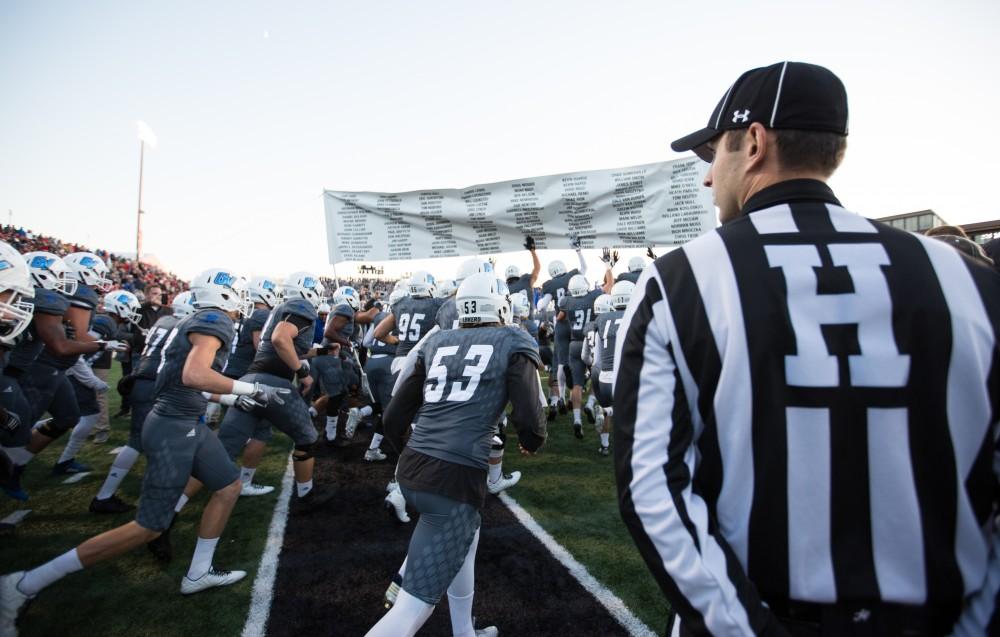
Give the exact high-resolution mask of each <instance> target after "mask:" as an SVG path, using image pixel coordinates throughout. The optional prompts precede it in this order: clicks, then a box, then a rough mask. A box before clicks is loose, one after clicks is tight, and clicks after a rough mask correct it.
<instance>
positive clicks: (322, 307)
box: [316, 302, 332, 314]
mask: <svg viewBox="0 0 1000 637" xmlns="http://www.w3.org/2000/svg"><path fill="white" fill-rule="evenodd" d="M331 309H332V308H331V307H330V304H329V303H326V302H323V303H320V304H319V307H317V308H316V313H317V314H329V313H330V310H331Z"/></svg>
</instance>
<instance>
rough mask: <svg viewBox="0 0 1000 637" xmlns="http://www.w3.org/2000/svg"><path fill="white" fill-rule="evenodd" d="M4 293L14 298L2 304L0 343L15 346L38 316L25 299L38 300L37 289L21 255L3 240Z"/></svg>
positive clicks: (0, 275)
mask: <svg viewBox="0 0 1000 637" xmlns="http://www.w3.org/2000/svg"><path fill="white" fill-rule="evenodd" d="M4 292H9V293H10V296H9V297H8V298H7V299H6V300H4V301H0V343H2V344H4V345H13V344H14V340H15V339H16V338H17V337H18V336H19V335H20V334H21V332H23V331H24V330H25V328H27V327H28V325H29V324H30V323H31V317H32V316H33V315H34V313H35V306H34V305H33V304H32V303H29V302H27V301H25V300H24V299H31V298H34V296H35V287H34V286H33V285H32V283H31V274H29V272H28V264H27V263H25V262H24V257H22V256H21V253H19V252H18V251H17V250H15V249H14V248H13V247H11V246H10V245H8V244H7V243H4V242H3V241H0V293H4Z"/></svg>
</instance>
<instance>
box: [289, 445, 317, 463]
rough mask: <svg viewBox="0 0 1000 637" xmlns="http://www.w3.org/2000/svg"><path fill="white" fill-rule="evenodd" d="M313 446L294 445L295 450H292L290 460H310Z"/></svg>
mask: <svg viewBox="0 0 1000 637" xmlns="http://www.w3.org/2000/svg"><path fill="white" fill-rule="evenodd" d="M312 449H313V446H312V444H308V445H295V450H294V451H293V452H292V460H294V461H295V462H305V461H306V460H312V457H313V453H312Z"/></svg>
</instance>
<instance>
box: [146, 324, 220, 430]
mask: <svg viewBox="0 0 1000 637" xmlns="http://www.w3.org/2000/svg"><path fill="white" fill-rule="evenodd" d="M191 334H207V335H208V336H214V337H215V338H217V339H219V340H220V341H222V346H221V347H219V349H218V351H216V352H215V360H213V361H212V369H213V370H215V371H217V372H222V368H223V366H225V364H226V359H227V358H228V357H229V348H230V346H231V345H232V342H233V320H232V319H231V318H229V315H228V314H226V313H225V312H223V311H222V310H217V309H207V310H199V311H197V312H195V313H194V314H192V315H191V316H188V317H187V318H185V319H183V320H181V321H180V322H179V323H178V324H177V325H176V326H175V327H174V329H173V330H171V332H170V335H169V336H167V340H166V342H165V343H164V344H163V358H162V360H161V362H160V367H159V369H158V370H157V376H156V386H155V387H154V388H153V399H154V400H155V404H154V405H153V411H155V412H156V413H157V414H159V415H161V416H166V417H169V418H185V419H191V420H197V419H198V417H199V416H201V415H202V414H204V413H205V405H206V404H207V403H208V400H207V399H206V398H205V397H204V396H202V395H201V390H200V389H195V388H193V387H187V386H186V385H184V383H183V382H182V380H181V372H182V371H183V370H184V364H185V363H186V362H187V357H188V354H190V353H191V349H192V346H191V341H190V339H189V338H188V337H189V336H190V335H191Z"/></svg>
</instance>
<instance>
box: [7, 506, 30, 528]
mask: <svg viewBox="0 0 1000 637" xmlns="http://www.w3.org/2000/svg"><path fill="white" fill-rule="evenodd" d="M29 513H31V509H18V510H17V511H14V512H13V513H11V514H10V515H8V516H7V517H5V518H4V519H2V520H0V526H8V527H14V526H17V525H18V524H20V523H21V520H23V519H24V518H26V517H28V514H29Z"/></svg>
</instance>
